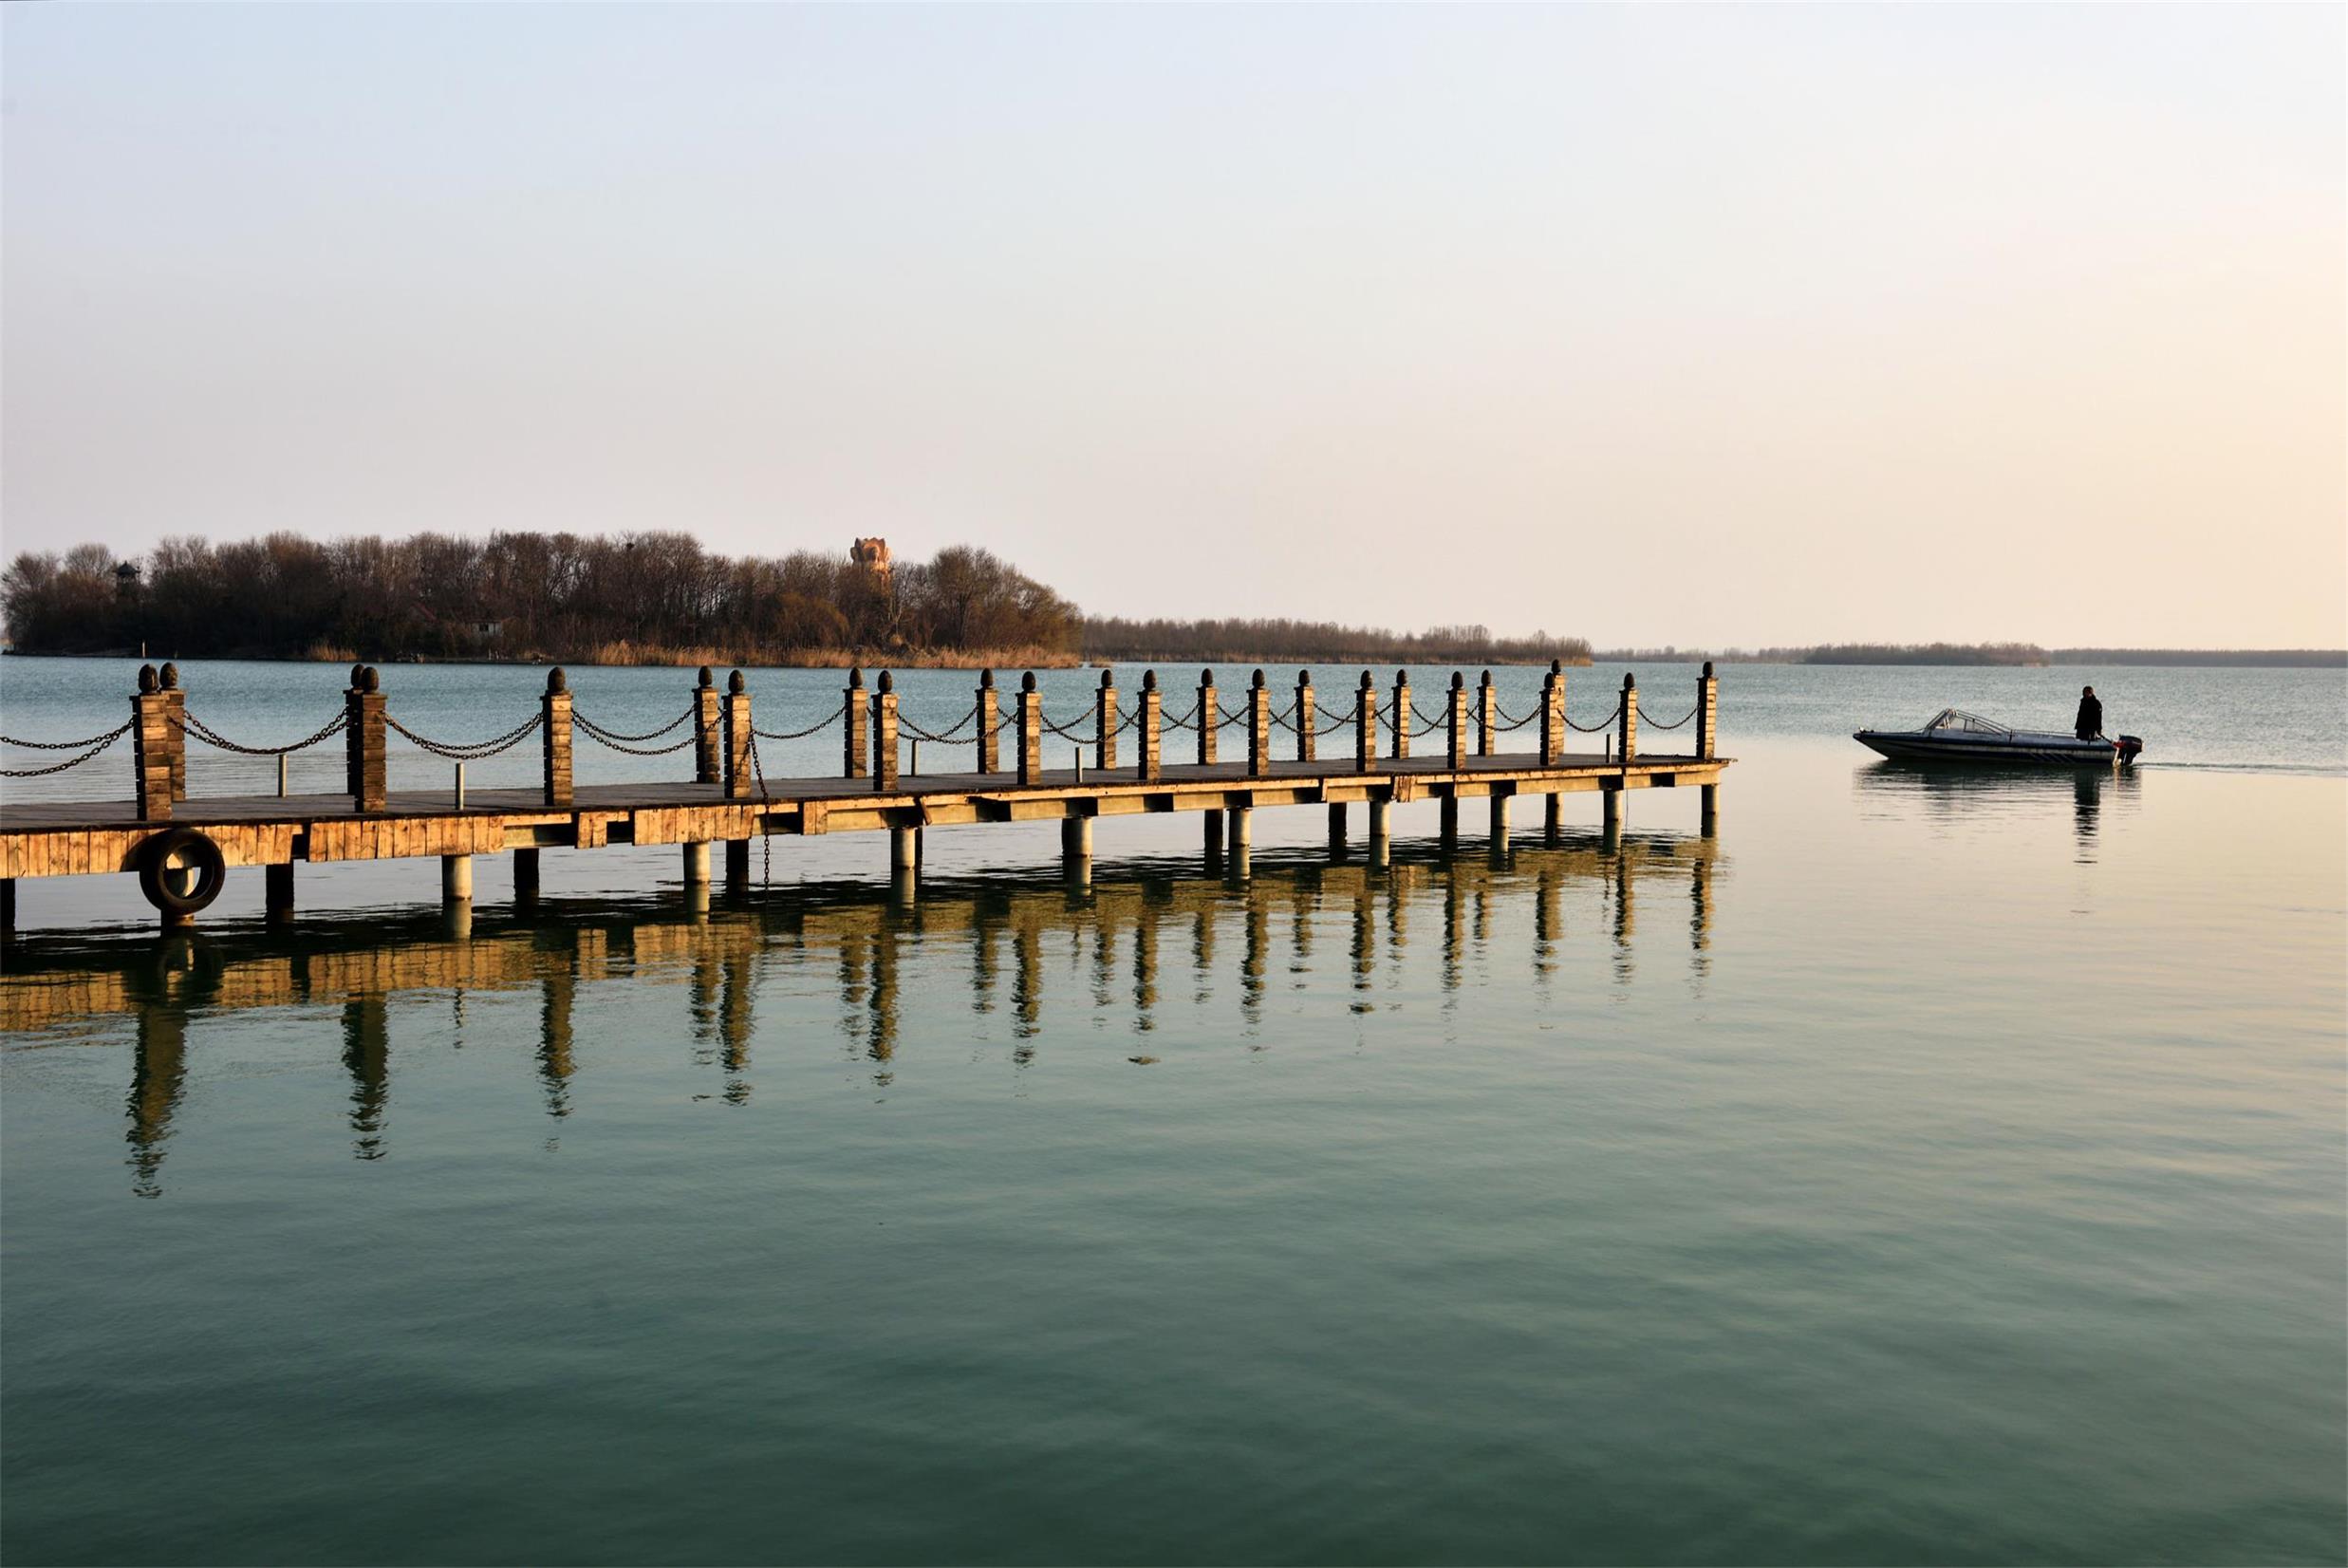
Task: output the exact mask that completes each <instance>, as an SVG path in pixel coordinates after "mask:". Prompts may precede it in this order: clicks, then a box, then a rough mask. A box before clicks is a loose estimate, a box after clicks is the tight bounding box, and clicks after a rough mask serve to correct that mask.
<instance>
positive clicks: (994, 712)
mask: <svg viewBox="0 0 2348 1568" xmlns="http://www.w3.org/2000/svg"><path fill="white" fill-rule="evenodd" d="M1002 719H1003V714H1002V699H1001V698H1000V697H998V696H997V694H996V691H995V672H994V671H993V670H980V671H979V672H978V771H979V772H980V773H982V774H998V773H1001V772H1002V771H1003V737H1001V736H999V735H997V733H996V726H997V725H998V724H1000V723H1001V722H1002Z"/></svg>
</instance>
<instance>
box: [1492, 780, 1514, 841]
mask: <svg viewBox="0 0 2348 1568" xmlns="http://www.w3.org/2000/svg"><path fill="white" fill-rule="evenodd" d="M1511 798H1513V797H1511V796H1509V795H1504V794H1495V795H1494V796H1493V797H1492V852H1493V853H1494V854H1506V853H1507V852H1508V806H1509V801H1510V800H1511Z"/></svg>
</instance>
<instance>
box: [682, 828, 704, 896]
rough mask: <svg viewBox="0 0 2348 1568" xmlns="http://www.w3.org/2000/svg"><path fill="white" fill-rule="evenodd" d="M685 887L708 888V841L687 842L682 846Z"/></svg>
mask: <svg viewBox="0 0 2348 1568" xmlns="http://www.w3.org/2000/svg"><path fill="white" fill-rule="evenodd" d="M683 848H684V868H685V886H686V887H708V886H709V841H708V840H707V839H702V840H700V841H699V842H688V843H686V844H685V845H684V846H683Z"/></svg>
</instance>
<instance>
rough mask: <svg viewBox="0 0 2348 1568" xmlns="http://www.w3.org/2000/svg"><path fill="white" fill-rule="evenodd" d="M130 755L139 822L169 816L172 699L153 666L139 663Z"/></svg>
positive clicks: (133, 707)
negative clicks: (134, 773) (137, 690)
mask: <svg viewBox="0 0 2348 1568" xmlns="http://www.w3.org/2000/svg"><path fill="white" fill-rule="evenodd" d="M130 717H131V730H130V740H131V759H132V765H133V767H134V768H135V770H136V776H135V778H134V779H133V781H132V782H133V789H134V793H133V794H132V797H131V798H132V799H134V800H136V801H137V802H138V803H139V820H140V821H141V822H168V821H170V820H171V699H170V697H168V696H167V695H165V693H164V691H163V689H162V687H161V685H160V684H159V683H158V681H156V679H155V666H154V665H153V664H141V665H140V666H139V692H138V695H137V696H135V697H133V698H132V699H131V700H130Z"/></svg>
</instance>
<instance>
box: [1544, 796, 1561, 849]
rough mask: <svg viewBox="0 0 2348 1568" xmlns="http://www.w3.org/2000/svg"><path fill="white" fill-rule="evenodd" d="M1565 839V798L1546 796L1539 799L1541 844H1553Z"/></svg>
mask: <svg viewBox="0 0 2348 1568" xmlns="http://www.w3.org/2000/svg"><path fill="white" fill-rule="evenodd" d="M1563 837H1565V796H1563V795H1561V794H1556V793H1551V794H1546V795H1543V796H1542V797H1541V842H1542V843H1543V844H1555V843H1556V842H1557V841H1558V840H1559V839H1562V838H1563Z"/></svg>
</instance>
